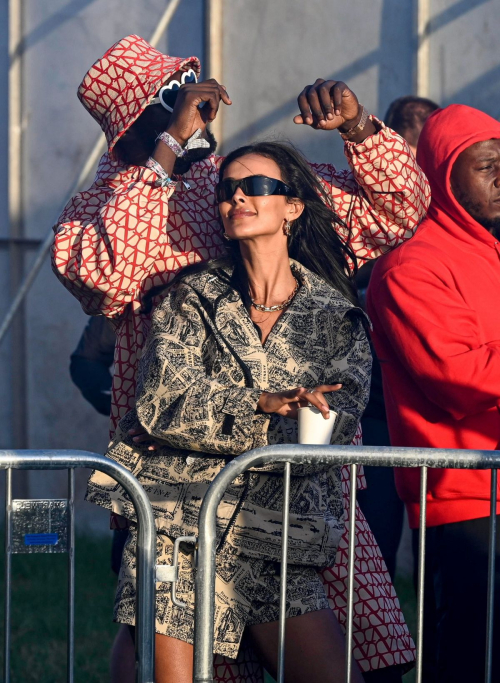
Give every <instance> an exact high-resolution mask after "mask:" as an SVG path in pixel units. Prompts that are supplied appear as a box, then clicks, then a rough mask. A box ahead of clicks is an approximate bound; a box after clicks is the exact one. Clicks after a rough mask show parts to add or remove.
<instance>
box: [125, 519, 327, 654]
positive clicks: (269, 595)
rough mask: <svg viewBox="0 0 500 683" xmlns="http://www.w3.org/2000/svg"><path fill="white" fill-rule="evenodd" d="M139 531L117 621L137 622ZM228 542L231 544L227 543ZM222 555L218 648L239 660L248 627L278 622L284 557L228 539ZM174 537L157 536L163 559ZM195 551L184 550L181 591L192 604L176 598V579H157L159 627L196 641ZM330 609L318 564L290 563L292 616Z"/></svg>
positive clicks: (128, 550)
mask: <svg viewBox="0 0 500 683" xmlns="http://www.w3.org/2000/svg"><path fill="white" fill-rule="evenodd" d="M136 539H137V531H136V528H135V527H133V528H131V530H130V534H129V537H128V539H127V543H126V544H125V548H124V551H123V557H122V564H121V568H120V575H119V578H118V589H117V592H116V598H115V610H114V620H115V621H117V622H119V623H121V624H130V625H134V623H135V595H136V589H135V577H136V558H135V548H136ZM226 546H227V548H226ZM226 546H225V547H224V548H223V549H222V551H221V552H219V553H218V554H217V562H216V577H215V642H214V653H217V654H221V655H225V656H226V657H229V658H231V659H236V657H237V655H238V649H239V646H240V641H241V638H242V635H243V630H244V628H245V626H252V625H254V624H264V623H266V622H270V621H278V616H279V584H280V570H281V565H280V563H279V562H276V561H270V560H263V559H262V560H260V559H254V558H249V557H244V556H242V555H236V554H235V553H234V552H232V547H231V546H230V545H228V544H226ZM172 556H173V542H172V539H171V538H169V537H168V536H165V535H164V534H160V533H159V534H158V535H157V563H158V564H172ZM193 557H194V555H193V553H188V552H182V551H181V552H180V553H179V581H178V583H177V596H178V597H179V599H180V600H182V601H183V602H184V603H186V605H187V607H185V608H181V607H177V606H176V605H174V604H173V603H172V600H171V596H170V586H171V584H170V583H157V584H156V632H157V633H161V634H163V635H167V636H171V637H172V638H177V639H178V640H183V641H185V642H186V643H191V644H192V643H193V638H194V567H193ZM320 609H329V604H328V599H327V597H326V594H325V589H324V587H323V584H322V582H321V579H320V577H319V575H318V573H317V571H316V569H315V568H314V567H307V566H299V565H288V577H287V617H296V616H299V615H301V614H306V613H307V612H314V611H316V610H320Z"/></svg>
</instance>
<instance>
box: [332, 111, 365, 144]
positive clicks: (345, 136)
mask: <svg viewBox="0 0 500 683" xmlns="http://www.w3.org/2000/svg"><path fill="white" fill-rule="evenodd" d="M361 107H362V109H363V111H362V112H361V118H360V119H359V123H358V124H357V125H356V126H354V128H351V129H350V130H348V131H347V132H346V133H340V131H339V133H340V135H341V137H342V139H343V140H350V139H351V138H353V137H354V136H355V135H356V134H357V133H361V131H362V130H363V128H364V127H365V126H366V122H367V121H368V112H367V110H366V108H365V107H363V105H361Z"/></svg>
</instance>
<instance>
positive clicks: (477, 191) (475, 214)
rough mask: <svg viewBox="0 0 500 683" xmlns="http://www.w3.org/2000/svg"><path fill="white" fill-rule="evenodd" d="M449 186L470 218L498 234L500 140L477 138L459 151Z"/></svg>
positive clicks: (499, 220)
mask: <svg viewBox="0 0 500 683" xmlns="http://www.w3.org/2000/svg"><path fill="white" fill-rule="evenodd" d="M451 190H452V192H453V194H454V195H455V199H456V200H457V202H458V203H459V204H460V205H461V206H462V207H463V208H464V209H465V210H466V211H467V213H468V214H470V215H471V216H472V218H474V219H475V220H476V221H477V222H478V223H480V224H481V225H482V226H483V227H485V228H486V229H487V230H489V232H491V233H492V234H494V235H497V236H500V140H485V141H484V142H476V143H475V144H474V145H471V146H470V147H467V149H464V151H463V152H461V153H460V154H459V156H458V157H457V160H456V161H455V163H454V165H453V168H452V170H451Z"/></svg>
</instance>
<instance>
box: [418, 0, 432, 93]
mask: <svg viewBox="0 0 500 683" xmlns="http://www.w3.org/2000/svg"><path fill="white" fill-rule="evenodd" d="M430 20H431V3H430V0H418V2H417V36H416V37H417V55H416V64H415V71H416V73H415V91H416V94H417V95H418V96H419V97H429V93H430V87H429V86H430V40H429V24H430Z"/></svg>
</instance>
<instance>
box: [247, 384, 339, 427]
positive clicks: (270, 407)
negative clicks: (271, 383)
mask: <svg viewBox="0 0 500 683" xmlns="http://www.w3.org/2000/svg"><path fill="white" fill-rule="evenodd" d="M341 388H342V385H341V384H321V385H320V386H318V387H315V388H314V389H306V388H304V387H298V388H297V389H289V390H288V391H280V392H277V393H270V392H267V391H264V392H263V393H262V394H261V396H260V399H259V403H258V408H259V409H260V410H261V411H262V412H263V413H278V415H283V416H284V417H289V418H291V419H292V420H296V419H297V418H298V409H299V408H303V407H305V406H307V405H308V404H311V405H313V406H315V407H316V408H318V409H319V410H321V412H322V413H323V417H324V418H325V420H327V419H328V418H329V417H330V407H329V405H328V403H327V402H326V399H325V397H324V396H323V394H327V393H329V392H330V391H338V390H339V389H341Z"/></svg>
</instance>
